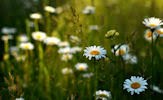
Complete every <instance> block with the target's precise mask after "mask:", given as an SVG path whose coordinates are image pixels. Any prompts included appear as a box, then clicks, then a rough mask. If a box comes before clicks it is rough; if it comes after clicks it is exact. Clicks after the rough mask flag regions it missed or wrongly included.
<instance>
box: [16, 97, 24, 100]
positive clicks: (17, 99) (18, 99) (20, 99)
mask: <svg viewBox="0 0 163 100" xmlns="http://www.w3.org/2000/svg"><path fill="white" fill-rule="evenodd" d="M15 100H24V98H22V97H20V98H16V99H15Z"/></svg>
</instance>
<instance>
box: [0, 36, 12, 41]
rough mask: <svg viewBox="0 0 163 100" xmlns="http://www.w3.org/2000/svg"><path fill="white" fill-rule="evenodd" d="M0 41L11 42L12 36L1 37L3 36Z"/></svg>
mask: <svg viewBox="0 0 163 100" xmlns="http://www.w3.org/2000/svg"><path fill="white" fill-rule="evenodd" d="M1 39H2V40H3V41H8V40H12V39H13V35H3V36H2V37H1Z"/></svg>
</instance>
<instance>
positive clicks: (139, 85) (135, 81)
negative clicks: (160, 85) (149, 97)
mask: <svg viewBox="0 0 163 100" xmlns="http://www.w3.org/2000/svg"><path fill="white" fill-rule="evenodd" d="M146 85H148V83H147V80H144V78H143V77H139V76H131V78H130V79H126V80H125V81H124V84H123V89H126V90H127V91H128V92H131V95H133V94H134V93H137V94H140V92H143V91H145V89H147V86H146Z"/></svg>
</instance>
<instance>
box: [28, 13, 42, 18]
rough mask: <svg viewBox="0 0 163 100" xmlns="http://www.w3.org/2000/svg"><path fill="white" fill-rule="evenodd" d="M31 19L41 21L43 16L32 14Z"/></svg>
mask: <svg viewBox="0 0 163 100" xmlns="http://www.w3.org/2000/svg"><path fill="white" fill-rule="evenodd" d="M30 18H32V19H41V18H42V15H41V14H39V13H32V14H31V15H30Z"/></svg>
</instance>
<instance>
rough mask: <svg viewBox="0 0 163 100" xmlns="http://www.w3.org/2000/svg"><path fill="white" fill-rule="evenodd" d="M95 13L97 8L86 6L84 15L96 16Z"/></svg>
mask: <svg viewBox="0 0 163 100" xmlns="http://www.w3.org/2000/svg"><path fill="white" fill-rule="evenodd" d="M94 13H95V7H93V6H86V7H85V8H84V10H83V14H86V15H88V14H94Z"/></svg>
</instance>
